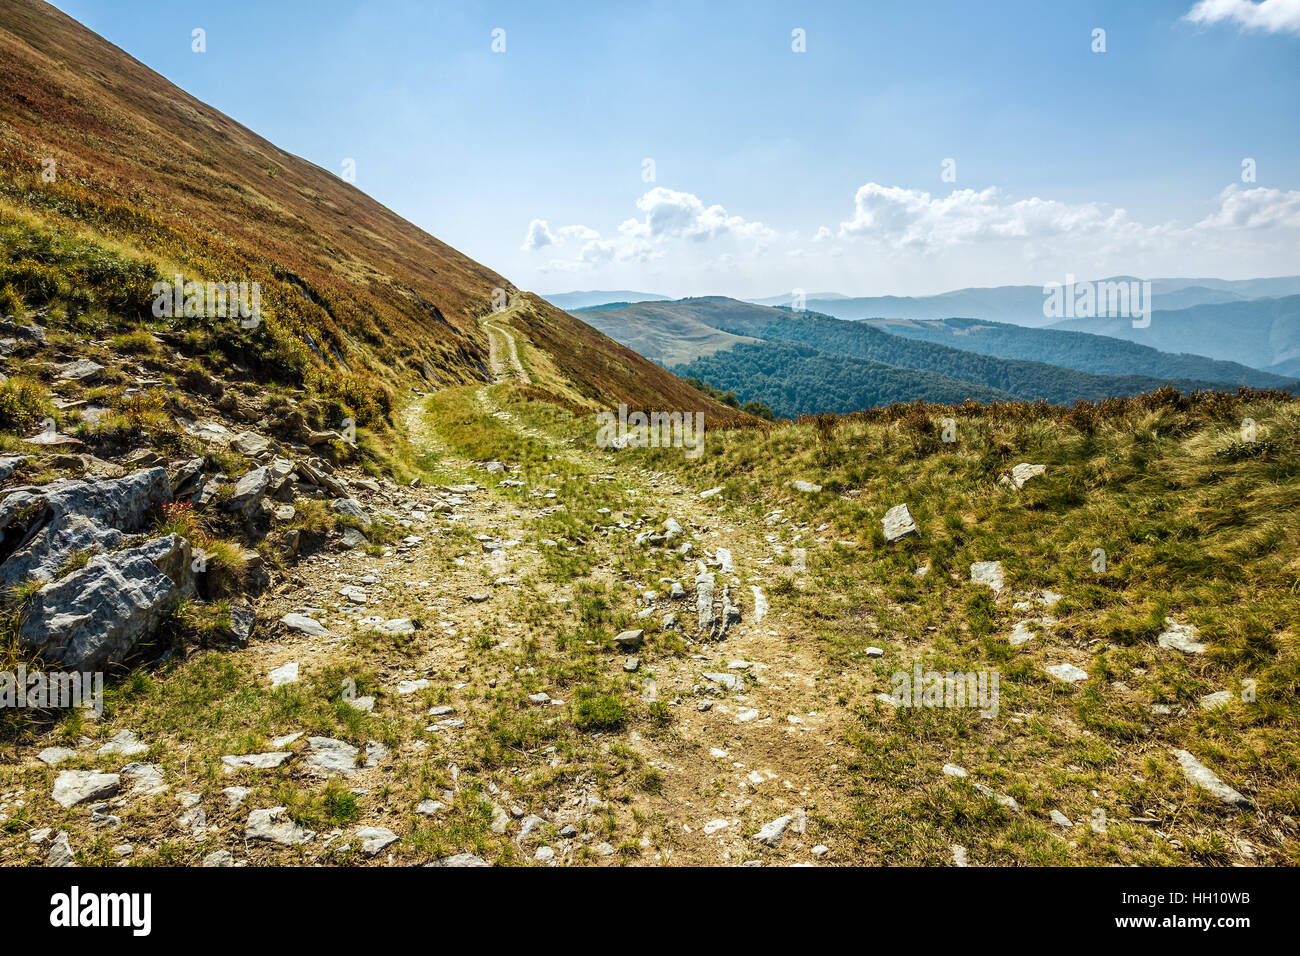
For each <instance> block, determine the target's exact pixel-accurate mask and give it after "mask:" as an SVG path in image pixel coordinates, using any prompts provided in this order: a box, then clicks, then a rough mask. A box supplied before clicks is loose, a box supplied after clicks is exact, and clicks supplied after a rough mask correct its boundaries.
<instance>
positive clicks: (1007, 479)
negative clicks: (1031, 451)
mask: <svg viewBox="0 0 1300 956" xmlns="http://www.w3.org/2000/svg"><path fill="white" fill-rule="evenodd" d="M1045 471H1047V466H1046V465H1030V464H1028V463H1022V464H1019V465H1016V467H1014V468H1012V469H1011V474H1010V475H1003V476H1002V478H1001V482H1002V484H1004V485H1006V484H1010V485H1013V486H1015V489H1016V490H1017V491H1019V490H1020V489H1021V488H1023V487H1024V486H1025V482H1026V481H1028V480H1029V479H1030V478H1037V477H1038V476H1039V475H1041V474H1042V473H1043V472H1045Z"/></svg>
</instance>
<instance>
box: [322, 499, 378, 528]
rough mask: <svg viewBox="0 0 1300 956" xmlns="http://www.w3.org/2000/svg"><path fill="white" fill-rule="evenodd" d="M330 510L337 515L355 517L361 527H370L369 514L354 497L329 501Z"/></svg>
mask: <svg viewBox="0 0 1300 956" xmlns="http://www.w3.org/2000/svg"><path fill="white" fill-rule="evenodd" d="M330 510H331V511H333V512H334V513H335V514H337V515H346V516H348V517H351V518H355V519H356V520H357V521H359V522H360V523H361V527H362V528H365V529H366V530H369V529H370V525H371V520H370V515H368V514H366V509H365V508H364V507H362V505H361V502H359V501H357V499H356V498H336V499H334V500H333V501H331V502H330Z"/></svg>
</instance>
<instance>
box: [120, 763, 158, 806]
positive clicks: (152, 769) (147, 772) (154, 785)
mask: <svg viewBox="0 0 1300 956" xmlns="http://www.w3.org/2000/svg"><path fill="white" fill-rule="evenodd" d="M122 779H123V780H124V781H126V782H127V783H129V784H131V795H132V796H146V797H148V796H153V795H154V794H158V793H162V792H163V791H164V790H166V789H167V786H166V784H164V783H163V769H162V767H160V766H158V765H157V764H156V763H140V762H139V761H135V762H132V763H129V764H127V765H126V766H125V767H123V768H122Z"/></svg>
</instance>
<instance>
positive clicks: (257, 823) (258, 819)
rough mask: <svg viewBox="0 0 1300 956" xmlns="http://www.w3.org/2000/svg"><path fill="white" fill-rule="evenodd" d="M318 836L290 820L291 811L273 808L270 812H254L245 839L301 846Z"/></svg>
mask: <svg viewBox="0 0 1300 956" xmlns="http://www.w3.org/2000/svg"><path fill="white" fill-rule="evenodd" d="M315 836H316V833H315V831H314V830H308V829H305V828H303V827H300V826H298V824H296V823H294V822H293V820H291V819H290V818H289V811H288V810H287V809H285V808H284V807H272V808H271V809H269V810H254V811H253V812H252V813H250V814H249V815H248V825H247V827H246V828H245V830H244V839H246V840H263V841H266V842H268V843H278V844H279V845H280V846H300V845H301V844H303V843H307V842H309V841H310V840H312V838H314V837H315Z"/></svg>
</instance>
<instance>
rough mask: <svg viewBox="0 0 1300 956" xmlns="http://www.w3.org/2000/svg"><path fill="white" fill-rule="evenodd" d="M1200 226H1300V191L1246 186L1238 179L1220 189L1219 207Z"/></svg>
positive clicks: (1288, 227) (1199, 223)
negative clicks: (1236, 182)
mask: <svg viewBox="0 0 1300 956" xmlns="http://www.w3.org/2000/svg"><path fill="white" fill-rule="evenodd" d="M1196 226H1197V228H1198V229H1211V228H1220V229H1271V228H1282V229H1300V191H1296V190H1291V191H1289V192H1283V191H1282V190H1280V189H1266V188H1265V187H1263V186H1259V187H1256V188H1255V189H1243V188H1242V187H1241V186H1238V185H1236V184H1235V183H1234V184H1233V185H1231V186H1229V187H1228V188H1227V189H1225V190H1224V191H1223V192H1221V193H1219V208H1218V209H1216V210H1215V211H1214V212H1213V213H1212V214H1211V215H1209V216H1206V217H1205V218H1204V219H1202V220H1201V221H1200V222H1198V223H1197V224H1196Z"/></svg>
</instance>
